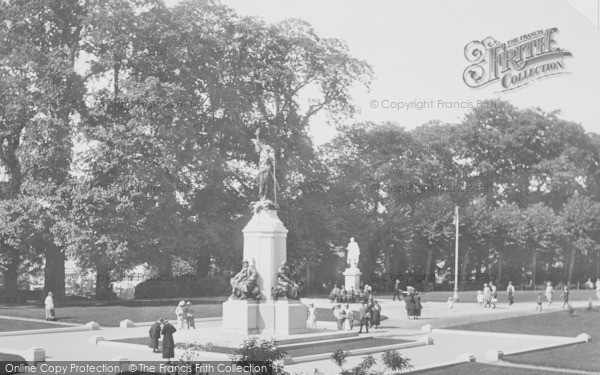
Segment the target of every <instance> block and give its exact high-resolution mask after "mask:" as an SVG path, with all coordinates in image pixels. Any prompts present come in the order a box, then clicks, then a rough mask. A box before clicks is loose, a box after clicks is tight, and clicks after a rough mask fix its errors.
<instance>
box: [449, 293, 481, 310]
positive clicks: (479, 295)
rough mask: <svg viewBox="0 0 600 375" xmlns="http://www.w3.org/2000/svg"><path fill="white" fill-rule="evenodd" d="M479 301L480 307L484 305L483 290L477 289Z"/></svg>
mask: <svg viewBox="0 0 600 375" xmlns="http://www.w3.org/2000/svg"><path fill="white" fill-rule="evenodd" d="M450 298H452V297H450ZM477 303H478V304H479V307H483V292H482V291H481V290H478V291H477Z"/></svg>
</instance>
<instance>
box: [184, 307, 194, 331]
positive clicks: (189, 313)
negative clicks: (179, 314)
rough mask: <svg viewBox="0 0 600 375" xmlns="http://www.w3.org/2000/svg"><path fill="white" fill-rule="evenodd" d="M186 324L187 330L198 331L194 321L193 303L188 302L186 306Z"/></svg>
mask: <svg viewBox="0 0 600 375" xmlns="http://www.w3.org/2000/svg"><path fill="white" fill-rule="evenodd" d="M185 322H186V323H187V329H190V328H193V329H196V322H195V321H194V309H193V307H192V302H191V301H188V303H187V305H186V306H185Z"/></svg>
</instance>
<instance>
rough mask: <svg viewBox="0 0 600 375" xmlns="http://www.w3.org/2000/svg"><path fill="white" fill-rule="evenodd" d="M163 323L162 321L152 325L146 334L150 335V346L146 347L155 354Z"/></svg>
mask: <svg viewBox="0 0 600 375" xmlns="http://www.w3.org/2000/svg"><path fill="white" fill-rule="evenodd" d="M163 321H164V319H159V320H157V321H156V322H155V323H154V324H152V326H151V327H150V331H149V332H148V333H149V334H150V344H148V346H149V347H151V348H152V353H156V352H157V351H158V339H160V329H161V324H162V323H163Z"/></svg>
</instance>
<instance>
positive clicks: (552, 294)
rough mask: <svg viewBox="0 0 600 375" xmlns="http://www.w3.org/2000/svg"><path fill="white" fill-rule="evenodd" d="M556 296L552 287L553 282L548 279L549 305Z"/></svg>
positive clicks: (547, 299) (547, 296)
mask: <svg viewBox="0 0 600 375" xmlns="http://www.w3.org/2000/svg"><path fill="white" fill-rule="evenodd" d="M553 297H554V288H553V287H552V282H550V281H548V284H547V285H546V301H548V306H550V305H552V298H553Z"/></svg>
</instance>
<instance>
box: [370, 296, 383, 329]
mask: <svg viewBox="0 0 600 375" xmlns="http://www.w3.org/2000/svg"><path fill="white" fill-rule="evenodd" d="M371 310H372V311H373V318H372V320H371V324H372V326H373V327H375V328H379V325H380V324H381V306H380V305H379V302H377V301H374V302H373V306H372V307H371Z"/></svg>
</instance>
